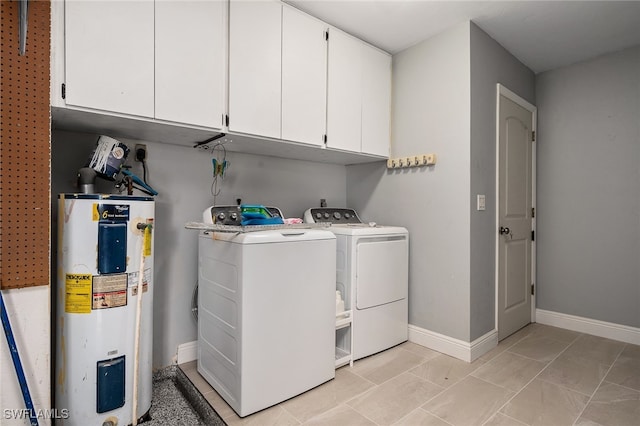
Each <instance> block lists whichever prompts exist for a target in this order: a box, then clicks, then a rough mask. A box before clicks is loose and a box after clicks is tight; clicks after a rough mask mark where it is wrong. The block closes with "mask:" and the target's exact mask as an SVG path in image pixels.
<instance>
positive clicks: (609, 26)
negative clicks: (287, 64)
mask: <svg viewBox="0 0 640 426" xmlns="http://www.w3.org/2000/svg"><path fill="white" fill-rule="evenodd" d="M286 1H287V3H289V4H292V5H294V6H295V7H297V8H299V9H301V10H303V11H305V12H307V13H309V14H310V15H313V16H315V17H317V18H320V19H322V20H323V21H325V22H328V23H330V24H332V25H334V26H336V27H338V28H340V29H342V30H344V31H346V32H348V33H351V34H353V35H355V36H357V37H359V38H361V39H363V40H366V41H368V42H369V43H371V44H373V45H375V46H377V47H379V48H381V49H383V50H386V51H387V52H389V53H397V52H400V51H402V50H404V49H406V48H407V47H410V46H412V45H414V44H416V43H418V42H420V41H422V40H425V39H427V38H429V37H432V36H434V35H436V34H438V33H440V32H442V31H444V30H446V29H448V28H450V27H452V26H454V25H456V24H458V23H461V22H464V21H468V20H471V21H473V22H475V23H476V24H477V25H478V26H479V27H480V28H482V29H483V30H484V31H485V32H486V33H487V34H489V35H490V36H491V37H492V38H493V39H494V40H496V41H497V42H498V43H500V44H501V45H502V46H504V47H505V48H506V49H507V50H508V51H509V52H511V54H513V55H514V56H515V57H517V58H518V59H519V60H520V61H521V62H522V63H524V64H525V65H527V66H528V67H529V68H530V69H531V70H532V71H534V72H535V73H540V72H543V71H548V70H551V69H554V68H558V67H562V66H565V65H569V64H572V63H575V62H580V61H582V60H586V59H590V58H593V57H596V56H598V55H602V54H605V53H609V52H613V51H617V50H621V49H624V48H627V47H631V46H635V45H640V1H428V0H355V1H354V0H286Z"/></svg>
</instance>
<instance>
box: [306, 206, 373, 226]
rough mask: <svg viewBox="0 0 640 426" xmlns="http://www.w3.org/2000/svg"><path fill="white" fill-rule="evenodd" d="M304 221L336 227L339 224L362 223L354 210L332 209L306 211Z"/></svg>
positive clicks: (321, 208)
mask: <svg viewBox="0 0 640 426" xmlns="http://www.w3.org/2000/svg"><path fill="white" fill-rule="evenodd" d="M304 221H305V222H307V223H317V222H331V223H333V224H336V225H337V224H339V223H362V221H361V220H360V218H359V217H358V214H357V213H356V211H355V210H353V209H341V208H333V207H316V208H311V209H308V210H307V211H306V212H305V213H304Z"/></svg>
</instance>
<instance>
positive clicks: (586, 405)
mask: <svg viewBox="0 0 640 426" xmlns="http://www.w3.org/2000/svg"><path fill="white" fill-rule="evenodd" d="M626 347H627V343H625V345H624V346H623V347H622V350H620V352H619V353H618V356H616V359H615V360H614V361H613V362H612V363H611V365H610V366H609V368H608V369H607V372H606V373H605V374H604V376H602V379H601V380H600V383H598V386H596V388H595V390H594V391H593V393H592V394H591V396H590V397H589V400H588V401H587V403H586V404H584V407H582V410H581V411H580V414H578V417H576V419H575V420H574V421H573V424H574V425H575V424H576V422H577V421H578V420H579V419H580V417H582V415H583V414H584V412H585V410H586V409H587V407H588V406H589V404H591V401H592V400H593V397H594V396H595V395H596V393H598V389H600V386H602V383H603V382H604V380H605V379H606V378H607V376H608V375H609V373H610V372H611V369H612V368H613V366H614V365H615V364H616V362H617V361H618V359H619V358H620V355H622V352H624V349H625V348H626Z"/></svg>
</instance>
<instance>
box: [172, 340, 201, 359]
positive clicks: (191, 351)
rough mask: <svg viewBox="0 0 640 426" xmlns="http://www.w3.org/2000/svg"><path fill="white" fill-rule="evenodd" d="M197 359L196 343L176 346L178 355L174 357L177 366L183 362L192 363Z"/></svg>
mask: <svg viewBox="0 0 640 426" xmlns="http://www.w3.org/2000/svg"><path fill="white" fill-rule="evenodd" d="M197 358H198V341H197V340H194V341H193V342H187V343H182V344H181V345H178V354H177V357H176V363H177V364H178V365H180V364H184V363H185V362H189V361H194V360H196V359H197Z"/></svg>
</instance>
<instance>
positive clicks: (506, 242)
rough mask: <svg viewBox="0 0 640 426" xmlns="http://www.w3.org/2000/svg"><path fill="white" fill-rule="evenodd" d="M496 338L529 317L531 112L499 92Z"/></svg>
mask: <svg viewBox="0 0 640 426" xmlns="http://www.w3.org/2000/svg"><path fill="white" fill-rule="evenodd" d="M499 102H500V109H499V129H498V132H499V139H498V150H499V153H498V174H499V175H498V188H499V195H498V224H499V229H498V232H499V234H500V235H499V238H498V307H497V309H498V339H504V338H505V337H507V336H509V335H511V334H512V333H514V332H515V331H517V330H519V329H520V328H522V327H524V326H525V325H527V324H529V323H530V322H531V285H532V278H531V249H532V248H531V231H532V154H533V143H532V129H533V113H532V111H530V110H528V109H526V108H524V107H523V106H521V105H519V104H517V103H516V102H514V101H513V100H511V99H509V98H507V97H506V96H504V95H501V96H500V101H499Z"/></svg>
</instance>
